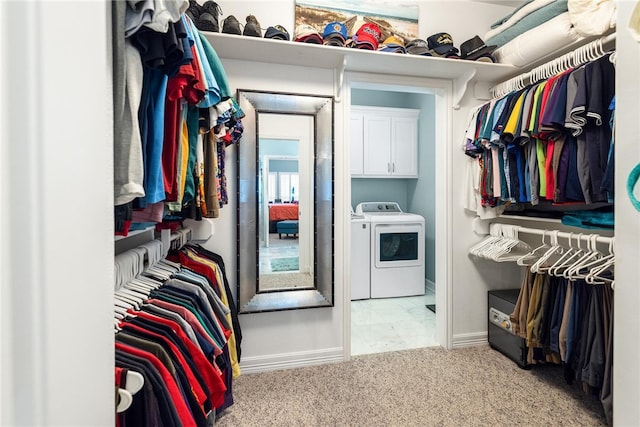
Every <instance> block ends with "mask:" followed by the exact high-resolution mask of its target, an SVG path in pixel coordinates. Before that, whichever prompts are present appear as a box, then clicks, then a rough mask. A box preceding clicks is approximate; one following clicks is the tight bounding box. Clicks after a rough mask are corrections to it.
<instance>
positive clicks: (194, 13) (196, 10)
mask: <svg viewBox="0 0 640 427" xmlns="http://www.w3.org/2000/svg"><path fill="white" fill-rule="evenodd" d="M184 13H185V14H186V15H187V16H188V17H189V18H191V21H193V23H196V22H198V19H199V18H200V14H201V13H202V6H200V3H198V2H197V1H196V0H189V7H188V8H187V10H186V11H185V12H184Z"/></svg>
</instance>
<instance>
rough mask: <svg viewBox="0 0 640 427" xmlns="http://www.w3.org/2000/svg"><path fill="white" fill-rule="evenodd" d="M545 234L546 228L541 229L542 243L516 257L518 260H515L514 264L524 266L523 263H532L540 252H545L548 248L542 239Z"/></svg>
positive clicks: (538, 256) (540, 254)
mask: <svg viewBox="0 0 640 427" xmlns="http://www.w3.org/2000/svg"><path fill="white" fill-rule="evenodd" d="M546 236H547V230H543V231H542V245H540V246H538V247H537V248H535V249H534V250H532V251H531V252H529V253H528V254H526V255H523V256H521V257H520V258H518V260H517V261H516V264H518V265H522V266H525V265H532V264H533V263H535V261H537V260H538V259H539V258H540V256H542V254H544V252H546V250H547V249H549V245H548V244H547V243H546V242H545V241H544V238H545V237H546Z"/></svg>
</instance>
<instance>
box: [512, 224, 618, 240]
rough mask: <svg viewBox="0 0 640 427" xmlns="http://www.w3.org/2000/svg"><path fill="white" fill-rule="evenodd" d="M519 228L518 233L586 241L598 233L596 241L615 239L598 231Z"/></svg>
mask: <svg viewBox="0 0 640 427" xmlns="http://www.w3.org/2000/svg"><path fill="white" fill-rule="evenodd" d="M517 227H518V228H517V229H516V230H517V232H518V234H519V233H526V234H537V235H538V236H542V235H546V236H556V235H557V236H558V237H562V238H564V239H570V238H580V240H584V241H589V239H590V238H591V236H593V235H594V234H595V235H597V236H598V237H597V238H596V239H595V240H596V242H598V243H604V244H610V243H611V242H613V241H615V237H606V236H600V235H599V234H598V233H588V232H586V233H570V232H567V231H557V230H542V229H540V228H528V227H520V226H517Z"/></svg>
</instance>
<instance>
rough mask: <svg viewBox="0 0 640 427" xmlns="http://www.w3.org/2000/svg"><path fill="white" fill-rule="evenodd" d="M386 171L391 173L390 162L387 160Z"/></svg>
mask: <svg viewBox="0 0 640 427" xmlns="http://www.w3.org/2000/svg"><path fill="white" fill-rule="evenodd" d="M387 172H389V173H391V163H389V162H387Z"/></svg>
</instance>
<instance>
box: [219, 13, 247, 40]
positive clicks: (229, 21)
mask: <svg viewBox="0 0 640 427" xmlns="http://www.w3.org/2000/svg"><path fill="white" fill-rule="evenodd" d="M222 32H223V33H227V34H238V35H242V31H240V22H238V19H237V18H236V17H235V16H233V15H229V16H227V17H226V18H225V19H224V21H223V23H222Z"/></svg>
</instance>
